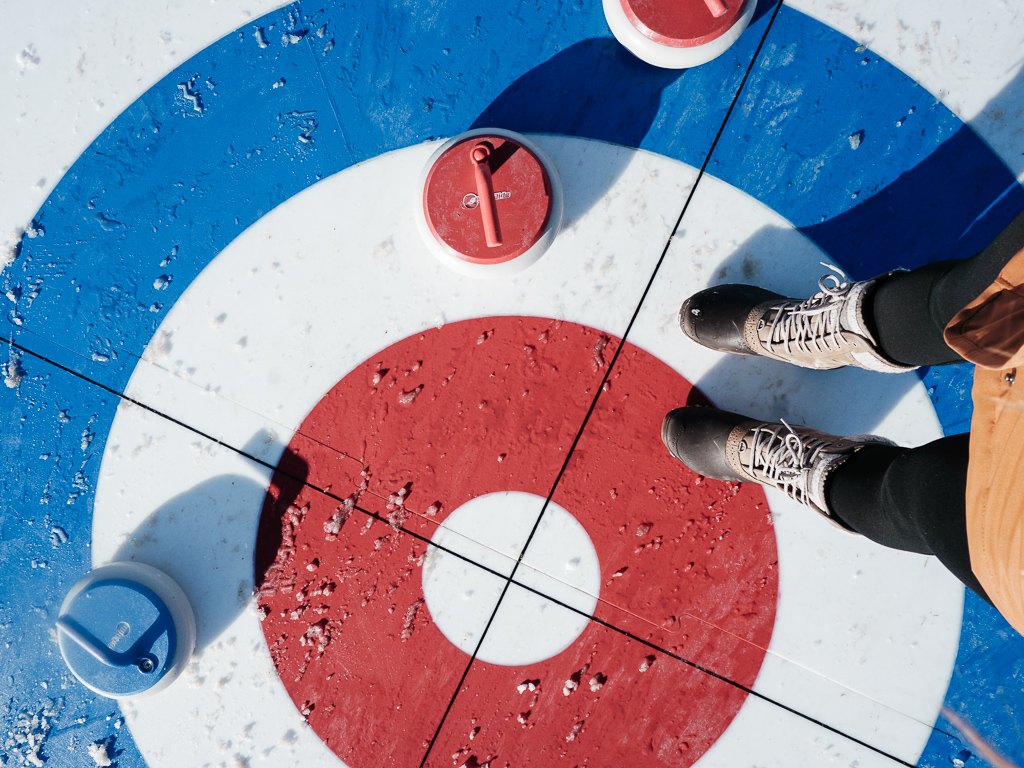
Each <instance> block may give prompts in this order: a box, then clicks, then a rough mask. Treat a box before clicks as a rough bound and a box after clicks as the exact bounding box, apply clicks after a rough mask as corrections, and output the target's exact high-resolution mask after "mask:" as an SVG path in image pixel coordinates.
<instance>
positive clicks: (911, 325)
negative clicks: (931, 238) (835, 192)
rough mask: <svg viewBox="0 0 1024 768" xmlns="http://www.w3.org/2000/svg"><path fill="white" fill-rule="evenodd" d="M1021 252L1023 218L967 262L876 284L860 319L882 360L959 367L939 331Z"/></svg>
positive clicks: (946, 263) (951, 262)
mask: <svg viewBox="0 0 1024 768" xmlns="http://www.w3.org/2000/svg"><path fill="white" fill-rule="evenodd" d="M1022 248H1024V213H1021V214H1020V215H1018V216H1017V218H1015V219H1014V220H1013V221H1012V222H1011V223H1010V225H1009V226H1008V227H1007V228H1006V229H1004V230H1003V231H1002V232H1001V233H1000V234H999V235H998V236H997V237H996V239H995V240H993V241H992V242H991V243H990V244H989V245H988V246H987V247H986V248H985V249H984V250H982V251H979V252H978V253H976V254H975V255H974V256H972V257H970V258H969V259H953V260H949V261H941V262H936V263H934V264H927V265H925V266H923V267H920V268H918V269H914V270H911V271H909V272H896V273H893V274H892V275H890V276H887V277H885V278H883V279H881V280H879V281H878V284H877V286H876V288H875V290H874V291H873V292H871V294H869V295H868V296H867V298H866V299H865V306H864V313H865V316H866V318H867V322H868V324H869V325H870V326H872V330H873V331H874V336H875V340H876V341H877V343H878V346H879V348H880V350H881V351H882V353H883V354H885V355H886V356H887V357H888V358H890V359H892V360H894V361H896V362H899V363H903V364H904V365H945V364H948V363H962V362H963V358H962V357H960V356H959V355H958V354H956V352H954V351H953V350H952V349H950V348H949V347H948V346H946V342H945V341H944V340H943V338H942V331H943V330H944V329H945V327H946V326H947V325H948V324H949V321H950V320H952V319H953V316H954V315H956V313H957V312H959V311H960V310H961V309H963V308H964V307H965V306H967V305H968V304H969V303H971V302H972V301H973V300H974V299H975V298H976V297H977V296H979V295H980V294H981V292H982V291H984V290H985V289H986V288H987V287H988V286H989V285H990V284H991V283H992V281H993V280H995V279H996V277H997V276H998V275H999V272H1000V271H1001V270H1002V268H1003V267H1004V266H1006V263H1007V262H1008V261H1009V260H1010V259H1011V258H1013V256H1014V255H1015V254H1016V253H1017V252H1018V251H1020V250H1021V249H1022Z"/></svg>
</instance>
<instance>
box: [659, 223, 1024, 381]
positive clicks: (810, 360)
mask: <svg viewBox="0 0 1024 768" xmlns="http://www.w3.org/2000/svg"><path fill="white" fill-rule="evenodd" d="M1021 248H1024V213H1021V214H1020V215H1019V216H1017V218H1016V219H1014V221H1013V222H1011V224H1010V225H1009V226H1008V227H1007V228H1006V229H1005V230H1004V231H1003V232H1002V233H1000V234H999V236H998V237H996V239H995V240H994V241H993V242H992V243H991V244H990V245H989V246H988V247H986V248H985V249H984V250H982V251H980V252H979V253H977V254H975V255H974V256H972V257H971V258H969V259H960V260H951V261H943V262H937V263H934V264H928V265H925V266H923V267H920V268H918V269H915V270H912V271H909V272H893V273H889V274H886V275H880V276H879V277H876V278H873V279H871V280H865V281H862V282H857V283H850V282H849V281H848V280H847V279H846V276H845V275H842V274H841V273H837V274H835V275H827V276H825V277H824V278H822V280H821V281H820V282H819V287H820V288H821V291H819V292H818V293H816V294H815V295H814V296H812V297H810V298H809V299H803V300H801V299H793V298H787V297H784V296H781V295H780V294H777V293H773V292H772V291H768V290H765V289H763V288H758V287H756V286H752V285H719V286H714V287H711V288H706V289H704V290H703V291H699V292H698V293H696V294H694V295H693V296H690V297H689V298H688V299H686V301H685V302H683V305H682V307H680V310H679V326H680V328H681V329H682V331H683V332H684V333H685V334H686V335H687V336H689V337H690V338H691V339H693V340H694V341H695V342H697V343H698V344H701V345H703V346H705V347H709V348H711V349H716V350H718V351H720V352H731V353H735V354H742V355H761V356H763V357H770V358H774V359H776V360H782V361H784V362H787V363H792V364H794V365H799V366H803V367H806V368H818V369H830V368H840V367H842V366H845V365H852V366H856V367H859V368H866V369H868V370H873V371H880V372H884V373H899V372H901V371H906V370H910V369H912V368H916V367H918V366H920V365H943V364H946V363H958V362H963V360H962V358H960V357H959V356H958V355H957V354H956V353H955V352H954V351H953V350H952V349H950V348H949V347H948V346H946V342H945V341H944V340H943V338H942V332H943V329H944V328H945V327H946V324H947V323H948V322H949V321H950V320H951V319H952V318H953V316H954V315H955V314H956V313H957V312H959V311H960V310H961V309H962V308H963V307H964V306H966V305H967V304H969V303H970V302H971V301H972V300H974V299H975V298H976V297H977V296H978V295H979V294H980V293H981V292H982V291H983V290H984V289H985V288H986V287H988V285H989V284H991V283H992V281H993V280H994V279H995V278H996V276H997V275H998V274H999V271H1000V270H1001V269H1002V268H1003V267H1004V266H1005V265H1006V263H1007V262H1008V261H1009V260H1010V259H1011V258H1012V257H1013V255H1014V254H1015V253H1017V251H1019V250H1020V249H1021Z"/></svg>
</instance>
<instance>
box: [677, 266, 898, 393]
mask: <svg viewBox="0 0 1024 768" xmlns="http://www.w3.org/2000/svg"><path fill="white" fill-rule="evenodd" d="M822 266H825V267H829V265H828V264H825V263H822ZM829 269H832V270H833V272H834V274H828V275H825V276H824V277H822V278H821V279H820V280H819V281H818V288H819V289H820V290H819V291H818V293H816V294H814V295H813V296H811V298H809V299H804V300H800V299H788V298H786V297H784V296H781V295H779V294H777V293H773V292H772V291H768V290H765V289H764V288H758V287H756V286H753V285H720V286H717V287H715V288H706V289H704V290H703V291H700V292H699V293H696V294H694V295H693V296H691V297H690V298H688V299H687V300H686V301H685V302H683V306H682V307H681V308H680V309H679V327H680V328H682V329H683V333H685V334H686V335H687V336H689V337H690V338H691V339H693V340H694V341H696V342H697V343H698V344H702V345H703V346H705V347H710V348H711V349H715V350H718V351H719V352H732V353H736V354H741V355H762V356H763V357H770V358H773V359H775V360H782V361H784V362H787V363H793V364H794V365H799V366H801V367H803V368H818V369H821V370H829V369H832V368H842V367H843V366H846V365H852V366H856V367H857V368H866V369H867V370H869V371H879V372H882V373H902V372H904V371H911V370H913V369H914V368H915V367H916V366H909V365H901V364H899V363H896V362H894V361H892V360H890V359H888V358H887V357H885V355H883V354H882V352H881V350H879V348H878V342H877V341H876V340H875V337H874V334H872V332H871V330H870V329H869V328H868V324H867V322H866V321H865V319H864V299H865V297H866V296H867V295H868V294H869V292H870V291H871V290H872V289H873V288H874V286H875V284H876V283H877V281H878V280H879V279H880V278H877V277H876V278H874V279H872V280H866V281H863V282H859V283H850V282H849V280H848V279H847V277H846V274H845V273H843V271H842V270H841V269H839V268H837V267H829Z"/></svg>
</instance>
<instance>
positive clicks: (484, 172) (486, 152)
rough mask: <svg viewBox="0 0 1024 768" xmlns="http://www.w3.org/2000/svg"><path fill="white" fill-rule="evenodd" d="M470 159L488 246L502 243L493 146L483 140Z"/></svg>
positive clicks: (474, 148)
mask: <svg viewBox="0 0 1024 768" xmlns="http://www.w3.org/2000/svg"><path fill="white" fill-rule="evenodd" d="M469 157H470V159H471V160H472V161H473V166H474V168H475V170H476V196H477V198H478V199H479V201H480V214H481V215H482V216H483V219H484V237H485V238H486V240H487V247H488V248H496V247H498V246H499V245H501V228H500V227H499V226H498V209H497V207H496V206H495V205H494V186H493V184H492V183H491V165H490V163H489V162H488V161H489V160H490V157H491V148H490V146H488V145H487V144H484V143H483V142H481V143H480V144H477V145H476V146H475V147H473V151H472V152H470V155H469Z"/></svg>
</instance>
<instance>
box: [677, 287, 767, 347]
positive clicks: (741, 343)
mask: <svg viewBox="0 0 1024 768" xmlns="http://www.w3.org/2000/svg"><path fill="white" fill-rule="evenodd" d="M776 298H778V299H781V298H783V297H782V296H780V295H779V294H777V293H773V292H771V291H767V290H765V289H764V288H758V287H757V286H753V285H719V286H715V287H713V288H705V289H704V290H703V291H699V292H698V293H695V294H694V295H693V296H691V297H690V298H688V299H687V300H686V301H684V302H683V305H682V306H681V307H680V308H679V328H680V329H681V330H682V331H683V333H685V334H686V335H687V336H688V337H689V338H690V339H692V340H693V341H695V342H697V343H698V344H700V345H702V346H705V347H709V348H710V349H714V350H717V351H719V352H730V353H733V354H741V355H751V354H757V353H756V351H754V350H752V349H750V347H748V346H747V342H746V340H745V337H744V333H743V330H744V325H745V324H746V321H747V316H748V315H749V314H750V311H751V310H752V309H753V308H754V307H755V306H757V305H758V304H761V303H763V302H765V301H770V300H774V299H776Z"/></svg>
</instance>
